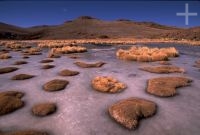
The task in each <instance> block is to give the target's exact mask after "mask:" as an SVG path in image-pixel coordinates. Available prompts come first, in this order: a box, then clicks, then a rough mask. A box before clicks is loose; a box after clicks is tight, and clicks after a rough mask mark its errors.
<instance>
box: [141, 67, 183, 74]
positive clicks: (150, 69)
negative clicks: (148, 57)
mask: <svg viewBox="0 0 200 135" xmlns="http://www.w3.org/2000/svg"><path fill="white" fill-rule="evenodd" d="M140 69H141V70H144V71H147V72H151V73H161V74H162V73H184V72H185V70H184V69H183V68H180V67H176V66H150V67H142V68H140Z"/></svg>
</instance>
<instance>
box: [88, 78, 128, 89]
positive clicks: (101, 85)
mask: <svg viewBox="0 0 200 135" xmlns="http://www.w3.org/2000/svg"><path fill="white" fill-rule="evenodd" d="M92 87H93V88H94V89H95V90H97V91H100V92H108V93H116V92H120V91H122V90H124V89H125V88H126V85H125V84H124V83H121V82H119V81H118V80H117V79H115V78H112V77H107V76H101V77H95V78H94V79H93V80H92Z"/></svg>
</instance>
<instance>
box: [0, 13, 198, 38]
mask: <svg viewBox="0 0 200 135" xmlns="http://www.w3.org/2000/svg"><path fill="white" fill-rule="evenodd" d="M199 35H200V27H194V28H190V29H183V28H177V27H171V26H165V25H160V24H157V23H154V22H136V21H132V20H127V19H118V20H115V21H103V20H100V19H96V18H93V17H90V16H81V17H79V18H77V19H74V20H72V21H66V22H64V23H63V24H60V25H52V26H48V25H42V26H35V27H29V28H21V27H17V26H13V25H8V24H5V23H0V39H84V38H86V39H89V38H91V39H92V38H161V37H162V38H173V39H182V38H186V39H190V40H200V36H199Z"/></svg>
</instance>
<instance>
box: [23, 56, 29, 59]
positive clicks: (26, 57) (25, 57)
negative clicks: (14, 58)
mask: <svg viewBox="0 0 200 135" xmlns="http://www.w3.org/2000/svg"><path fill="white" fill-rule="evenodd" d="M22 58H23V59H28V58H30V57H28V56H23V57H22Z"/></svg>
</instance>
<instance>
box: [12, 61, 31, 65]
mask: <svg viewBox="0 0 200 135" xmlns="http://www.w3.org/2000/svg"><path fill="white" fill-rule="evenodd" d="M27 63H28V62H26V61H16V62H15V63H14V65H22V64H27Z"/></svg>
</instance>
